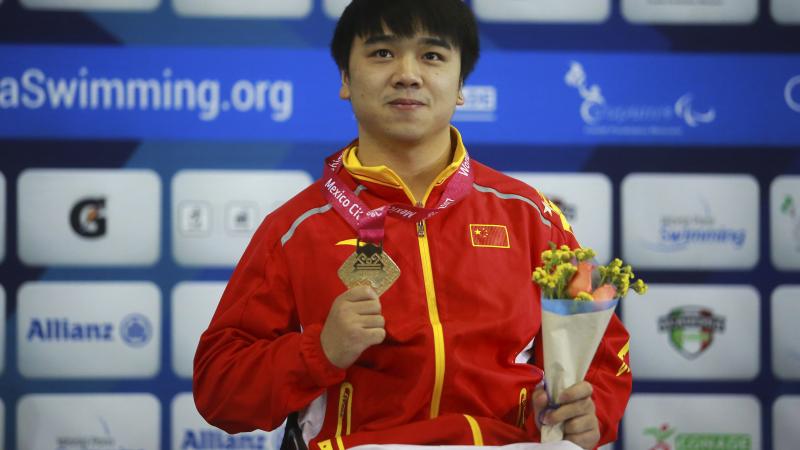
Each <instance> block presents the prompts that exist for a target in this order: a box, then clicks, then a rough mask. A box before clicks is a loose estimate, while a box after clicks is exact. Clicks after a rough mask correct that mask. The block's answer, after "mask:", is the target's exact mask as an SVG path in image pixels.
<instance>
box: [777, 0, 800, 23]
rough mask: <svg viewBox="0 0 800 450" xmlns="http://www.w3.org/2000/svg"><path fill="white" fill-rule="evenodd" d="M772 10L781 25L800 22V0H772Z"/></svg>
mask: <svg viewBox="0 0 800 450" xmlns="http://www.w3.org/2000/svg"><path fill="white" fill-rule="evenodd" d="M770 12H771V13H772V18H773V19H774V20H775V22H778V23H779V24H781V25H797V24H800V2H798V1H797V0H771V1H770Z"/></svg>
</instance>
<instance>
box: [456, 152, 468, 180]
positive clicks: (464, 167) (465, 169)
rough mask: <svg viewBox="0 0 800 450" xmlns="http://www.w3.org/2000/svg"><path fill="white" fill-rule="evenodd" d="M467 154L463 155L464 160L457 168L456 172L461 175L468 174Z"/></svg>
mask: <svg viewBox="0 0 800 450" xmlns="http://www.w3.org/2000/svg"><path fill="white" fill-rule="evenodd" d="M469 170H470V166H469V156H465V157H464V162H462V163H461V167H459V168H458V173H459V174H460V175H463V176H465V177H466V176H469Z"/></svg>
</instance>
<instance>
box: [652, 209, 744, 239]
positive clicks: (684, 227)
mask: <svg viewBox="0 0 800 450" xmlns="http://www.w3.org/2000/svg"><path fill="white" fill-rule="evenodd" d="M698 202H699V203H700V208H699V211H698V213H696V214H682V215H664V216H661V219H660V221H659V223H660V225H659V232H658V235H659V238H658V241H657V242H650V243H647V245H648V247H650V249H651V250H654V251H657V252H663V253H672V252H679V251H682V250H686V249H687V248H688V247H689V246H692V245H697V244H704V245H709V246H710V245H716V246H725V247H732V248H734V249H737V250H738V249H741V248H742V247H743V246H744V244H745V241H746V240H747V230H745V229H744V228H732V227H726V226H724V225H720V224H717V220H716V218H715V217H714V215H713V214H712V211H711V206H710V205H709V203H708V201H706V200H705V199H703V198H700V199H698Z"/></svg>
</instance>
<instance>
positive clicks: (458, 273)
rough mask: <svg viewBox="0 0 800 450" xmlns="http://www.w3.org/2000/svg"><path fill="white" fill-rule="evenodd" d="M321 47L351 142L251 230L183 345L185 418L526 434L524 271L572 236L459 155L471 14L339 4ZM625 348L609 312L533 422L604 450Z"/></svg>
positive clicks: (624, 396)
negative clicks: (573, 375) (458, 121)
mask: <svg viewBox="0 0 800 450" xmlns="http://www.w3.org/2000/svg"><path fill="white" fill-rule="evenodd" d="M331 47H332V53H333V56H334V58H335V60H336V62H337V64H338V66H339V69H340V70H341V77H342V86H341V92H340V95H341V97H342V98H343V99H345V100H349V101H350V102H351V104H352V108H353V111H354V113H355V116H356V118H357V120H358V140H357V141H354V142H353V143H351V144H350V145H348V146H347V147H346V148H345V149H344V150H343V151H342V152H341V153H338V154H336V155H334V156H333V157H331V158H330V159H329V160H328V161H327V164H326V166H325V173H324V174H323V176H322V178H321V179H320V180H318V181H317V182H316V183H315V184H314V185H312V186H311V187H309V188H308V189H306V190H305V191H303V192H302V193H300V194H299V195H298V196H296V197H295V198H293V199H292V200H290V201H289V202H287V203H286V204H285V205H284V206H282V207H281V208H279V209H278V210H277V211H275V212H274V213H272V214H271V215H269V216H268V217H267V218H266V219H265V220H264V222H263V224H262V225H261V226H260V227H259V229H258V231H256V233H255V235H254V237H253V240H252V242H251V243H250V245H249V247H248V248H247V250H246V251H245V253H244V255H243V256H242V259H241V261H240V262H239V264H238V266H237V268H236V270H235V271H234V274H233V276H232V277H231V280H230V282H229V284H228V287H227V289H226V291H225V293H224V295H223V297H222V300H221V301H220V304H219V307H218V308H217V311H216V313H215V315H214V318H213V319H212V321H211V324H210V326H209V328H208V330H207V331H206V332H205V333H204V334H203V336H202V338H201V340H200V344H199V346H198V349H197V354H196V356H195V372H194V395H195V402H196V404H197V407H198V409H199V411H200V412H201V413H202V415H203V416H204V417H205V418H206V419H207V420H208V422H210V423H211V424H213V425H216V426H218V427H220V428H222V429H223V430H226V431H228V432H241V431H248V430H253V429H265V430H271V429H274V428H276V427H278V426H279V425H280V424H281V423H282V422H283V421H284V419H285V418H286V417H287V415H289V414H290V413H292V412H299V413H300V420H299V421H300V425H301V427H302V429H303V437H304V440H305V441H306V442H307V444H308V446H309V449H311V450H334V449H336V450H344V449H345V448H348V447H352V446H355V445H360V444H369V443H378V444H380V443H392V444H475V445H481V444H486V445H503V444H508V443H513V442H526V441H537V440H538V439H539V431H538V429H539V428H538V427H539V426H540V425H541V424H540V423H537V417H539V414H538V413H539V411H541V410H544V408H545V406H546V405H547V398H546V395H545V394H544V392H543V391H542V389H541V387H540V382H541V381H542V375H543V374H542V371H541V369H540V368H539V367H540V366H541V364H542V354H541V334H540V323H541V316H540V302H539V295H540V294H539V290H538V288H537V287H535V286H534V284H533V283H532V282H531V273H532V271H533V270H534V268H535V267H536V266H538V265H540V264H541V260H540V255H541V252H542V251H543V250H545V249H547V248H548V244H549V243H550V242H554V243H556V244H558V245H562V244H567V245H570V246H571V247H577V245H578V244H577V242H576V240H575V238H574V237H573V235H572V232H571V229H570V227H569V224H567V222H566V220H565V219H564V218H563V216H562V215H560V213H559V212H558V209H557V208H556V207H555V205H553V204H552V203H551V202H549V201H548V200H547V199H545V198H544V197H543V196H541V195H540V194H539V193H538V192H537V191H535V190H534V189H532V188H530V187H528V186H527V185H525V184H523V183H521V182H519V181H516V180H514V179H511V178H509V177H506V176H504V175H502V174H500V173H498V172H495V171H493V170H491V169H489V168H487V167H485V166H482V165H480V164H478V163H476V162H474V161H472V162H470V159H469V156H468V154H467V152H466V148H465V147H464V145H463V143H462V141H461V137H460V135H459V133H458V131H457V130H456V129H455V128H452V127H451V126H450V119H451V117H452V115H453V113H454V110H455V107H456V105H460V104H463V102H464V99H463V96H462V94H461V88H462V87H463V83H464V79H465V78H466V77H467V76H468V75H469V73H470V72H471V70H472V68H473V67H474V64H475V62H476V60H477V57H478V37H477V28H476V25H475V19H474V17H473V16H472V13H471V11H470V10H469V8H468V7H467V6H465V5H464V3H463V2H462V1H461V0H354V1H353V2H352V4H351V5H350V6H349V7H348V8H347V9H346V10H345V11H344V13H343V15H342V17H341V19H340V21H339V23H338V25H337V28H336V32H335V35H334V38H333V42H332V45H331ZM365 284H366V286H365ZM379 293H380V295H379ZM627 342H628V335H627V332H626V331H625V330H624V328H623V327H622V325H621V323H620V322H619V320H618V319H617V318H616V317H615V318H613V319H612V322H611V324H610V325H609V327H608V330H607V332H606V335H605V337H604V339H603V341H602V343H601V344H600V347H599V349H598V351H597V355H596V357H595V359H594V361H593V363H592V366H591V368H590V370H589V373H588V375H587V377H586V380H587V381H585V382H582V383H578V384H577V385H575V386H573V387H571V388H570V389H568V390H567V391H566V392H565V393H564V395H563V396H562V397H561V398H559V399H553V400H554V401H558V402H559V404H560V407H558V408H556V409H551V410H548V411H546V413H543V414H542V415H541V418H542V419H543V420H544V422H545V423H548V424H555V423H559V422H562V423H563V424H564V430H565V439H567V440H570V441H572V442H575V443H576V444H578V445H579V446H581V447H583V448H587V449H588V448H594V447H595V446H597V445H598V444H599V443H605V442H609V441H612V440H614V439H615V438H616V430H617V426H618V422H619V420H620V419H621V417H622V414H623V412H624V409H625V405H626V404H627V400H628V396H629V394H630V388H631V376H630V371H629V370H628V369H627V367H628V366H627V365H626V364H625V362H624V361H623V356H624V351H623V348H626V346H627ZM529 361H533V363H529ZM531 405H532V406H533V407H531ZM532 410H533V411H532Z"/></svg>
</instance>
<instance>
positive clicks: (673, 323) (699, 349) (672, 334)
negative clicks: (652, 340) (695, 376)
mask: <svg viewBox="0 0 800 450" xmlns="http://www.w3.org/2000/svg"><path fill="white" fill-rule="evenodd" d="M658 331H659V332H660V333H667V334H668V336H669V342H670V344H672V346H673V347H674V348H675V350H677V351H678V353H680V354H681V355H682V356H683V357H685V358H686V359H690V360H691V359H695V358H697V357H698V356H700V355H701V354H702V353H703V352H705V351H706V350H708V348H709V347H710V346H711V344H712V343H713V342H714V334H715V333H722V332H724V331H725V317H722V316H717V315H714V313H713V312H712V311H711V310H710V309H707V308H703V307H700V306H682V307H678V308H675V309H673V310H672V311H670V312H669V313H668V314H667V315H665V316H662V317H659V319H658Z"/></svg>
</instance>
